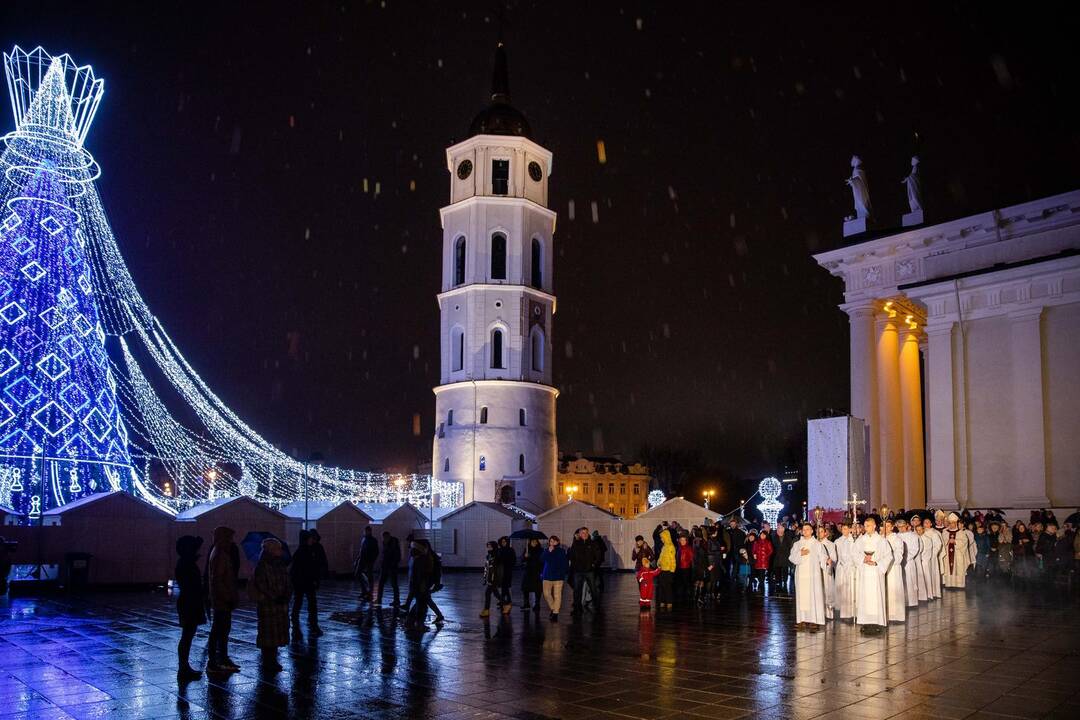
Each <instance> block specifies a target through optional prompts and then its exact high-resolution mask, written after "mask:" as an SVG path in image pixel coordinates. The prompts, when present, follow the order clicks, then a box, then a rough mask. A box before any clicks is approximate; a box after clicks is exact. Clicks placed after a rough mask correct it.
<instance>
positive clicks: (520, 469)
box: [518, 453, 525, 475]
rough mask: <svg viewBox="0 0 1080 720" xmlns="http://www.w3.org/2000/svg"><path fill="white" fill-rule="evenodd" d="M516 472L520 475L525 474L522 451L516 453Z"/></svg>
mask: <svg viewBox="0 0 1080 720" xmlns="http://www.w3.org/2000/svg"><path fill="white" fill-rule="evenodd" d="M518 472H519V473H521V474H522V475H524V474H525V455H524V453H522V454H521V455H518Z"/></svg>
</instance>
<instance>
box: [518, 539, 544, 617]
mask: <svg viewBox="0 0 1080 720" xmlns="http://www.w3.org/2000/svg"><path fill="white" fill-rule="evenodd" d="M543 554H544V548H543V547H542V546H541V545H540V541H539V540H537V539H536V538H532V539H531V540H529V542H528V544H527V545H525V552H524V553H523V554H522V556H521V564H522V565H524V566H525V572H524V573H522V576H521V594H522V595H524V596H525V599H524V601H523V602H522V603H521V609H522V610H528V609H529V607H530V605H529V595H530V593H531V594H532V595H535V596H536V605H535V606H533V609H534V610H536V612H540V593H541V591H542V590H543V588H542V587H541V580H540V574H541V573H542V572H543V570H544V559H543Z"/></svg>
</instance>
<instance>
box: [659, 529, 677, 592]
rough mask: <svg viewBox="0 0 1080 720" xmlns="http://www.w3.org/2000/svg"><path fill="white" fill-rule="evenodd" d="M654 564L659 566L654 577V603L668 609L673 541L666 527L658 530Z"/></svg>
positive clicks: (672, 573) (671, 577)
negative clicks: (658, 537)
mask: <svg viewBox="0 0 1080 720" xmlns="http://www.w3.org/2000/svg"><path fill="white" fill-rule="evenodd" d="M656 565H657V567H658V568H660V576H659V577H658V578H657V579H656V590H657V592H656V596H657V603H656V604H657V607H659V608H661V609H667V610H670V609H671V599H672V598H671V592H672V584H673V583H674V581H675V541H674V540H673V539H672V537H671V530H669V529H668V528H667V527H664V528H663V529H662V530H661V531H660V557H659V559H658V560H657V563H656Z"/></svg>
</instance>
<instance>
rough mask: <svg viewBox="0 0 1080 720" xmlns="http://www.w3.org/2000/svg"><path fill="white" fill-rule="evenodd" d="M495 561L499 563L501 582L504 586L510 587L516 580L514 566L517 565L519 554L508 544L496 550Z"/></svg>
mask: <svg viewBox="0 0 1080 720" xmlns="http://www.w3.org/2000/svg"><path fill="white" fill-rule="evenodd" d="M495 562H496V563H498V564H499V570H500V572H501V574H500V575H499V584H500V585H501V586H502V587H510V583H512V582H514V566H515V565H517V554H516V553H515V552H514V548H512V547H510V546H509V545H507V546H506V547H499V549H498V550H496V551H495Z"/></svg>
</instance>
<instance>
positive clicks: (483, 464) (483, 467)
mask: <svg viewBox="0 0 1080 720" xmlns="http://www.w3.org/2000/svg"><path fill="white" fill-rule="evenodd" d="M480 470H482V471H483V470H487V458H486V457H484V456H483V455H481V456H480Z"/></svg>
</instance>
